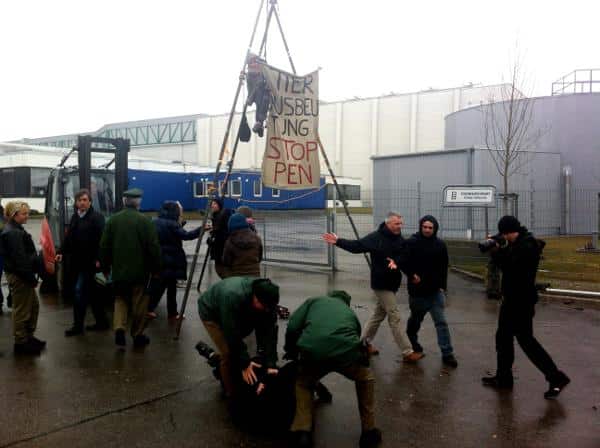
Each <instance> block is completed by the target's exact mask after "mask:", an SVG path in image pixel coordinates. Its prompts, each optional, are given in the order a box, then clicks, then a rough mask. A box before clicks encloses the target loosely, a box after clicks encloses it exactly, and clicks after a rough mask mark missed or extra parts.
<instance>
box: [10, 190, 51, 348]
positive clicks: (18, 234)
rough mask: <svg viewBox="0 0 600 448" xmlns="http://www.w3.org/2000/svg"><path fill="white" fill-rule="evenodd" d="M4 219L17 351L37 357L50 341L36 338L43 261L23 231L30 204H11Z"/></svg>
mask: <svg viewBox="0 0 600 448" xmlns="http://www.w3.org/2000/svg"><path fill="white" fill-rule="evenodd" d="M4 217H5V218H6V224H5V225H4V228H3V229H2V233H1V234H0V254H2V256H3V257H4V270H5V271H6V277H7V280H8V287H9V289H10V292H11V295H12V299H13V310H12V321H13V334H14V337H15V345H14V352H15V354H26V355H37V354H39V353H40V351H41V350H43V349H44V348H45V347H46V341H42V340H40V339H38V338H36V337H35V336H34V335H33V334H34V332H35V329H36V327H37V320H38V315H39V309H40V303H39V300H38V296H37V292H36V290H35V288H36V287H37V284H38V280H37V275H38V273H39V272H40V270H41V266H42V264H43V262H42V259H41V257H40V256H39V255H38V253H37V252H36V250H35V245H34V244H33V239H32V238H31V235H30V234H29V233H27V231H26V230H25V229H24V228H23V224H25V223H26V222H27V220H28V219H29V205H27V203H26V202H20V201H14V202H9V203H8V204H6V209H5V210H4Z"/></svg>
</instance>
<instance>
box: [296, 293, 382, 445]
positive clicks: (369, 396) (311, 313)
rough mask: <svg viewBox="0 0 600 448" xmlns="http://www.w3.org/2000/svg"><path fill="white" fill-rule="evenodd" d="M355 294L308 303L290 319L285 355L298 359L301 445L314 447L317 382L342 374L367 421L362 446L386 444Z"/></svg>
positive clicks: (332, 295) (362, 418)
mask: <svg viewBox="0 0 600 448" xmlns="http://www.w3.org/2000/svg"><path fill="white" fill-rule="evenodd" d="M350 299H351V298H350V296H349V295H348V293H346V292H345V291H333V292H331V293H330V294H329V295H327V296H321V297H313V298H310V299H308V300H307V301H306V302H304V303H303V304H302V305H301V306H300V308H298V309H297V310H296V311H294V313H293V314H292V315H291V317H290V321H289V323H288V327H287V331H286V334H285V352H286V357H287V358H290V359H296V358H299V365H298V378H297V380H296V416H295V418H294V422H293V423H292V427H291V431H292V436H293V439H294V442H295V444H296V446H298V447H310V446H312V435H311V433H312V426H313V391H314V390H315V387H316V385H317V383H318V381H319V380H320V379H321V378H322V377H324V376H325V375H327V374H328V373H330V372H338V373H340V374H341V375H344V376H345V377H346V378H348V379H350V380H352V381H354V382H355V383H356V395H357V398H358V409H359V412H360V421H361V425H362V435H361V438H360V446H361V447H372V446H373V447H374V446H377V445H379V443H380V442H381V432H380V431H379V430H378V429H377V428H376V427H375V377H374V375H373V373H372V372H371V369H370V368H369V362H368V356H367V353H366V352H364V353H363V350H361V348H362V343H361V339H360V322H359V321H358V318H357V317H356V314H354V312H353V311H352V310H351V309H350Z"/></svg>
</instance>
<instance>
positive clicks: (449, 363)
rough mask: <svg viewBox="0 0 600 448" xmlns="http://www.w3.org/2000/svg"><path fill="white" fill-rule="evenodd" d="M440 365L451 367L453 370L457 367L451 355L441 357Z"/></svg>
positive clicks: (456, 362)
mask: <svg viewBox="0 0 600 448" xmlns="http://www.w3.org/2000/svg"><path fill="white" fill-rule="evenodd" d="M442 363H443V364H444V365H446V366H448V367H452V368H453V369H456V368H457V367H458V361H457V360H456V358H455V357H454V355H452V354H450V355H445V356H442Z"/></svg>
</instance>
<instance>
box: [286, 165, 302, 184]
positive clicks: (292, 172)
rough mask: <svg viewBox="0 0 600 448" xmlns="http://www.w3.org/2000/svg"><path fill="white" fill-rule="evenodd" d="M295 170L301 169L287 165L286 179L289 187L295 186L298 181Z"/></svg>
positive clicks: (298, 166)
mask: <svg viewBox="0 0 600 448" xmlns="http://www.w3.org/2000/svg"><path fill="white" fill-rule="evenodd" d="M297 168H302V166H301V165H296V164H294V163H290V164H288V173H287V179H288V184H290V185H297V184H298V181H297V178H298V172H297V171H296V169H297ZM292 176H295V180H293V179H292Z"/></svg>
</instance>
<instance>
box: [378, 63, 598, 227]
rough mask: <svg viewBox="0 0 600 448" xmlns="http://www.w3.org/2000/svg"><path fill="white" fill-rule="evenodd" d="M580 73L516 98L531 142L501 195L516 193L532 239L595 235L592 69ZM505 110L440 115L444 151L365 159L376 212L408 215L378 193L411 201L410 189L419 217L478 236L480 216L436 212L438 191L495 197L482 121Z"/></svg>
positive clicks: (496, 180) (495, 175) (499, 106)
mask: <svg viewBox="0 0 600 448" xmlns="http://www.w3.org/2000/svg"><path fill="white" fill-rule="evenodd" d="M584 72H585V73H580V74H579V76H577V73H575V74H574V76H573V74H571V77H574V78H575V79H578V81H576V82H574V83H573V82H569V81H565V80H560V81H559V82H557V83H555V86H554V89H553V93H554V94H553V95H552V96H544V97H536V98H523V99H520V100H518V101H529V102H530V107H531V123H530V126H529V129H528V133H529V134H530V135H534V136H535V137H536V138H531V139H528V146H527V147H526V148H523V151H521V152H520V156H519V157H520V160H519V165H520V166H521V167H520V169H519V170H518V171H517V172H516V173H515V174H513V175H512V176H511V177H510V178H509V193H516V194H518V210H516V213H518V214H519V218H520V219H521V220H522V221H523V222H524V223H525V224H526V225H528V226H529V227H530V228H531V229H532V230H533V231H534V232H537V233H539V234H546V235H548V234H590V233H591V232H593V231H598V226H599V223H598V207H599V204H598V202H599V200H600V199H599V196H598V195H599V193H600V126H599V123H600V122H599V120H598V117H600V91H599V90H600V70H585V71H584ZM595 79H597V80H595ZM556 84H557V85H558V86H562V87H563V88H557V87H556ZM569 86H571V90H570V91H569V90H568V87H569ZM505 106H506V105H505V104H504V103H503V102H495V103H492V104H484V105H477V106H474V107H470V108H466V109H463V110H460V111H457V112H453V113H451V114H448V115H447V116H446V119H445V121H446V125H445V142H444V147H443V149H442V150H440V151H438V152H433V153H429V154H426V153H422V154H414V155H410V156H405V155H403V154H402V151H398V154H397V155H394V156H386V157H378V156H376V157H373V170H374V171H373V172H374V185H373V187H374V190H375V191H377V192H378V195H377V196H378V198H379V199H378V200H376V201H375V204H374V208H375V211H376V214H381V213H382V211H383V210H386V209H389V208H394V207H396V208H397V207H399V208H400V209H401V210H405V209H407V208H409V209H410V210H413V211H414V209H415V207H411V206H409V205H408V204H409V202H407V201H408V200H403V202H402V200H401V199H399V196H398V195H399V194H400V193H398V195H396V196H397V197H396V198H394V197H393V195H386V194H382V192H383V191H396V192H400V191H402V189H405V190H406V189H408V190H413V193H412V194H409V196H411V197H413V196H414V195H415V193H414V192H416V191H417V188H418V189H419V194H420V195H421V198H420V199H419V201H421V202H420V208H419V210H420V211H421V212H422V213H426V212H431V213H435V214H437V215H438V216H440V215H441V214H442V213H445V214H446V219H448V220H449V221H448V222H447V223H446V224H447V225H448V226H449V229H447V230H448V231H449V232H450V233H452V232H453V233H454V234H456V235H457V236H463V237H464V236H465V230H466V229H471V227H472V226H475V227H476V228H475V229H474V230H475V231H476V233H475V234H477V232H478V234H481V232H482V231H483V229H482V216H481V211H477V210H473V211H472V212H469V211H467V210H464V209H463V210H452V211H449V210H442V208H441V205H440V204H441V191H442V188H443V187H444V185H449V184H485V185H494V186H496V188H497V191H498V192H499V193H501V192H502V178H501V176H500V174H499V172H498V170H497V169H496V167H495V165H494V163H493V160H492V158H491V155H490V152H489V151H488V148H487V146H486V142H485V135H484V132H485V123H484V120H485V117H486V116H489V114H488V113H487V112H488V110H489V109H491V108H493V109H494V111H493V112H495V116H496V117H504V116H505V114H504V113H503V111H505V110H506V108H505ZM499 125H500V126H503V125H505V124H503V123H500V124H499ZM464 148H468V149H464ZM440 149H441V148H440ZM424 195H429V196H428V197H429V199H425V198H424ZM394 201H395V202H394ZM399 201H400V202H399ZM427 201H429V202H427ZM413 203H414V204H416V203H417V200H416V199H414V200H413ZM497 212H498V211H497V210H496V211H495V212H494V213H497ZM461 233H462V234H461Z"/></svg>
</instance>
